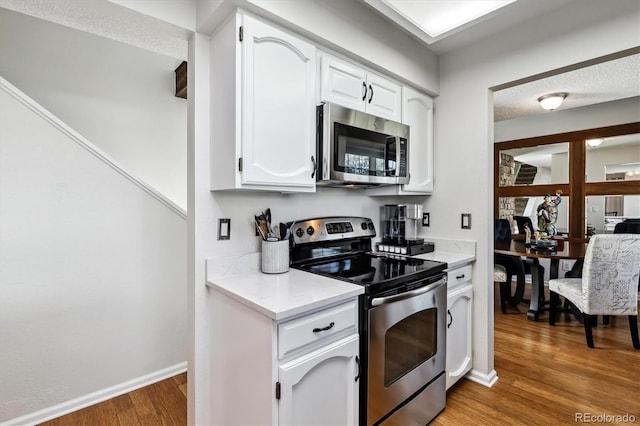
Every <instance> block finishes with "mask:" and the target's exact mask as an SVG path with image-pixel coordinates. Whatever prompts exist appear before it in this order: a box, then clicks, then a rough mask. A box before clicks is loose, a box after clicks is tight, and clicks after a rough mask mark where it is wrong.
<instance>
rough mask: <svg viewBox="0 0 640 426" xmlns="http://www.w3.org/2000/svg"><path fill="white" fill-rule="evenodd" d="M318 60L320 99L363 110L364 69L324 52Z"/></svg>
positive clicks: (364, 94) (365, 93) (365, 79)
mask: <svg viewBox="0 0 640 426" xmlns="http://www.w3.org/2000/svg"><path fill="white" fill-rule="evenodd" d="M320 61H321V68H320V77H321V81H320V100H321V101H322V102H333V103H336V104H338V105H342V106H344V107H347V108H351V109H355V110H358V111H363V112H364V110H365V99H368V97H367V94H368V88H367V83H366V81H367V75H366V73H365V71H364V70H363V69H361V68H358V67H355V66H353V65H351V64H348V63H347V62H344V61H341V60H340V59H337V58H334V57H333V56H329V55H326V54H324V55H323V56H322V59H321V60H320Z"/></svg>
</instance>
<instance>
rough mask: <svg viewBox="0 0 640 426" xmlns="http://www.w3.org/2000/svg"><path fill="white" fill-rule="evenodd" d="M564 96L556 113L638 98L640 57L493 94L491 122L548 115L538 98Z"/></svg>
mask: <svg viewBox="0 0 640 426" xmlns="http://www.w3.org/2000/svg"><path fill="white" fill-rule="evenodd" d="M554 92H567V93H568V94H569V96H568V97H567V98H566V99H565V101H564V103H563V104H562V105H561V106H560V108H558V109H557V110H556V111H560V110H563V109H570V108H578V107H583V106H587V105H592V104H598V103H602V102H610V101H615V100H619V99H625V98H630V97H635V96H640V54H635V55H631V56H627V57H623V58H620V59H615V60H612V61H608V62H603V63H600V64H597V65H592V66H589V67H585V68H580V69H578V70H575V71H570V72H566V73H562V74H558V75H555V76H552V77H548V78H544V79H540V80H536V81H532V82H529V83H525V84H521V85H518V86H515V87H511V88H508V89H504V90H499V91H497V92H495V93H494V98H493V100H494V120H495V121H502V120H509V119H513V118H518V117H523V116H527V115H533V114H549V112H548V111H545V110H543V109H542V107H540V104H539V103H538V101H537V99H538V97H540V96H542V95H545V94H547V93H554Z"/></svg>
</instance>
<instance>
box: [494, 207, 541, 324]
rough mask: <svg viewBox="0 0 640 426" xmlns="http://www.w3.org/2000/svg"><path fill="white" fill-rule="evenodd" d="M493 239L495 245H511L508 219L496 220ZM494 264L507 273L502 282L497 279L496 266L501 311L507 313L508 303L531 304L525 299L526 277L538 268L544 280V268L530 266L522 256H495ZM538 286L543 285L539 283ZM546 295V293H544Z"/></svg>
mask: <svg viewBox="0 0 640 426" xmlns="http://www.w3.org/2000/svg"><path fill="white" fill-rule="evenodd" d="M493 238H494V241H495V244H496V245H498V244H505V243H507V244H508V243H511V239H512V235H511V223H510V222H509V221H508V220H507V219H495V222H494V230H493ZM493 263H494V265H495V266H498V265H501V266H502V267H503V268H504V270H505V271H506V274H507V276H506V279H505V280H504V281H500V280H497V279H495V278H496V276H495V274H496V269H495V266H494V281H495V282H497V283H499V284H500V309H501V311H502V313H503V314H506V313H507V303H509V304H511V305H513V306H515V305H517V304H518V303H521V302H529V300H528V299H525V298H523V296H524V287H525V275H527V274H531V268H538V276H539V277H540V280H542V279H543V278H542V277H543V275H544V268H543V267H542V266H540V265H534V264H533V263H531V264H529V263H526V262H524V261H523V260H522V258H521V257H520V256H509V255H505V254H495V255H494V259H493ZM499 273H501V271H499ZM514 276H515V277H516V289H515V292H514V293H513V294H512V293H511V283H512V279H513V277H514ZM537 285H542V284H541V283H538V284H537ZM543 294H544V293H543Z"/></svg>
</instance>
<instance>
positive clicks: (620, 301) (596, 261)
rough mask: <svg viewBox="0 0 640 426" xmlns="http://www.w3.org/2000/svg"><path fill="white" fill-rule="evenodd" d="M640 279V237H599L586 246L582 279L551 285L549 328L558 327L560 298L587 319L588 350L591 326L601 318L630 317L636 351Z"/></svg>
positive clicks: (567, 279)
mask: <svg viewBox="0 0 640 426" xmlns="http://www.w3.org/2000/svg"><path fill="white" fill-rule="evenodd" d="M638 275H640V234H597V235H594V236H592V237H591V239H590V240H589V244H588V246H587V251H586V253H585V257H584V265H583V268H582V278H560V279H556V280H550V281H549V290H550V294H551V307H550V311H549V324H550V325H555V320H556V315H555V314H556V306H557V305H558V303H559V296H563V297H564V298H565V299H568V300H569V301H570V302H571V303H573V304H574V305H575V307H576V308H577V309H578V310H579V311H580V312H581V313H582V314H583V316H584V332H585V337H586V340H587V346H589V347H590V348H593V334H592V330H591V328H592V326H593V325H594V323H595V319H596V317H597V316H598V315H623V316H628V317H629V328H630V330H631V341H632V343H633V347H634V348H636V349H640V340H639V339H638V288H637V282H638Z"/></svg>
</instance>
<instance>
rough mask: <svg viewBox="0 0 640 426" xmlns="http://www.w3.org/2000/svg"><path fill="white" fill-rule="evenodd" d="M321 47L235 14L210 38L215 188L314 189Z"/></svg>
mask: <svg viewBox="0 0 640 426" xmlns="http://www.w3.org/2000/svg"><path fill="white" fill-rule="evenodd" d="M315 87H316V48H315V46H313V45H311V44H309V43H307V42H305V41H303V40H301V39H299V38H296V37H294V36H292V35H291V34H289V33H287V32H285V31H282V30H280V29H278V28H275V27H273V26H271V25H269V24H266V23H264V22H262V21H260V20H258V19H255V18H253V17H251V16H248V15H244V14H241V13H238V14H236V15H235V16H234V17H233V18H232V19H231V20H230V21H229V22H227V23H226V24H225V25H224V26H223V28H222V29H220V30H219V31H218V32H217V33H216V34H214V35H213V37H212V39H211V113H212V117H211V123H212V124H211V126H212V127H211V139H212V141H211V189H212V190H221V189H267V190H277V191H314V190H315V167H316V159H315V99H314V93H315Z"/></svg>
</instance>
